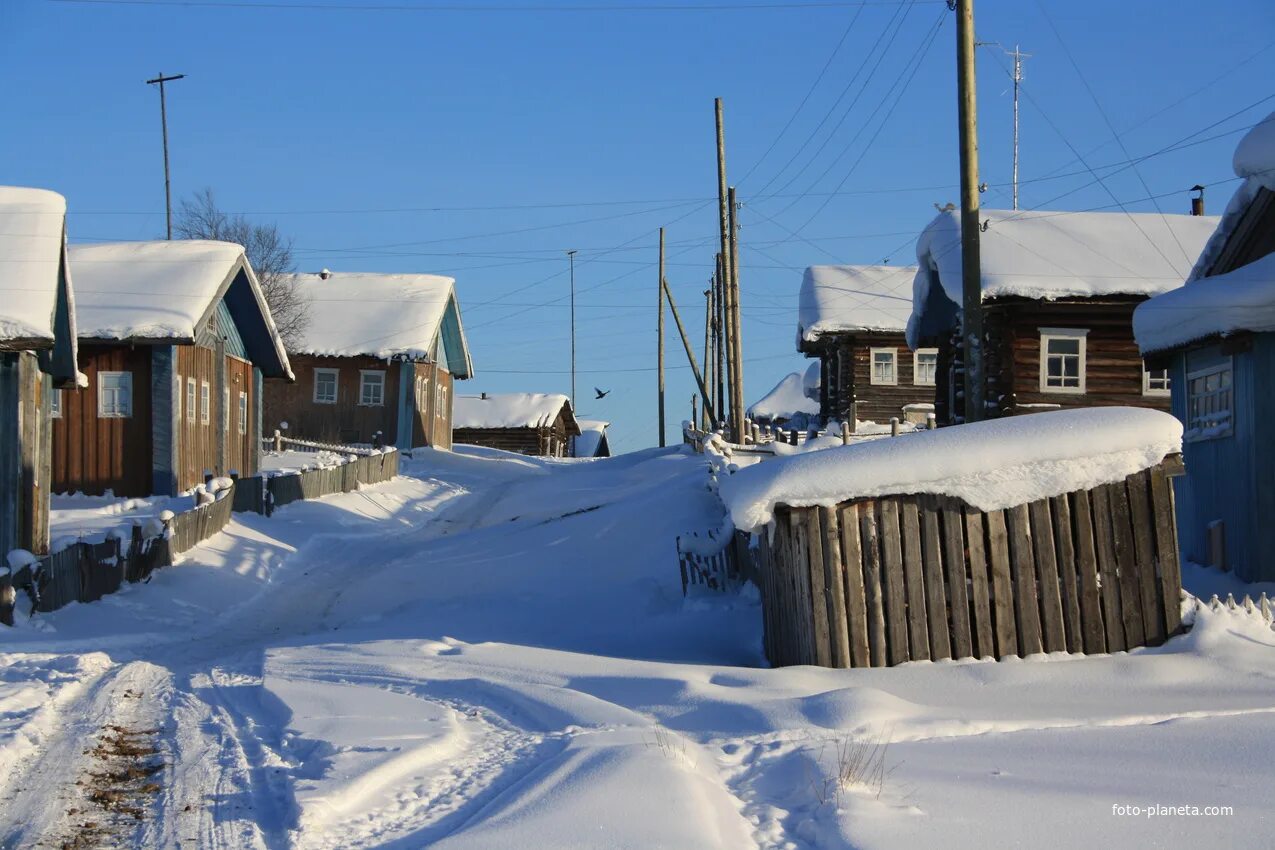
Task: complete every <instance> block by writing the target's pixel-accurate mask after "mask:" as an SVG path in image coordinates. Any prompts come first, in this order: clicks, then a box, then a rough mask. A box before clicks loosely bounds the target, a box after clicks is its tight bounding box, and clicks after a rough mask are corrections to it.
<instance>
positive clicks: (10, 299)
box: [0, 186, 66, 341]
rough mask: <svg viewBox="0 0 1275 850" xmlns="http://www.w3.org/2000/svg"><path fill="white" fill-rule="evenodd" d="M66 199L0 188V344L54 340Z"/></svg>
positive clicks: (45, 191)
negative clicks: (2, 263) (0, 270)
mask: <svg viewBox="0 0 1275 850" xmlns="http://www.w3.org/2000/svg"><path fill="white" fill-rule="evenodd" d="M65 223H66V198H63V197H62V196H61V195H59V194H58V193H57V192H50V191H47V190H45V189H26V188H21V187H17V186H0V258H3V260H4V267H3V272H2V273H0V340H5V339H10V340H32V341H34V340H50V341H51V340H52V339H53V335H54V332H53V314H54V310H55V308H56V305H57V295H58V281H59V269H60V267H61V263H62V251H63V248H64V245H65V242H66V238H65V235H64V233H65V227H64V225H65Z"/></svg>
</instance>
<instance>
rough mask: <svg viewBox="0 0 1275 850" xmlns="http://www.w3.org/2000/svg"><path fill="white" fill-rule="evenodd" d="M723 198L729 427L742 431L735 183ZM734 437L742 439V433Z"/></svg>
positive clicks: (742, 352) (741, 342)
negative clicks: (726, 207)
mask: <svg viewBox="0 0 1275 850" xmlns="http://www.w3.org/2000/svg"><path fill="white" fill-rule="evenodd" d="M726 198H727V201H728V204H729V207H730V290H731V291H730V310H731V320H730V323H731V335H730V337H731V338H730V344H731V350H730V357H731V359H732V360H734V361H735V368H734V369H733V370H732V372H731V385H730V417H731V430H732V431H734V432H735V433H736V434H740V435H743V434H744V429H745V428H746V427H747V425H746V424H745V422H744V413H745V410H744V341H743V337H744V335H743V333H742V330H741V329H742V327H743V323H742V322H741V321H740V317H739V223H738V221H737V216H736V212H735V211H736V210H737V209H738V204H737V203H736V202H735V187H734V186H731V187H730V189H728V190H727V192H726ZM737 440H738V441H739V442H743V439H742V436H741V437H739V438H737Z"/></svg>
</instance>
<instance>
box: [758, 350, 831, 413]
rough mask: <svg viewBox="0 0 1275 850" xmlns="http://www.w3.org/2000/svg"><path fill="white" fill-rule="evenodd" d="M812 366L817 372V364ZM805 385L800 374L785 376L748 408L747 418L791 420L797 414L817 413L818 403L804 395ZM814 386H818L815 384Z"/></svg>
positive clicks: (794, 373) (803, 378)
mask: <svg viewBox="0 0 1275 850" xmlns="http://www.w3.org/2000/svg"><path fill="white" fill-rule="evenodd" d="M813 365H814V366H815V367H816V370H817V368H818V366H819V364H818V363H815V364H813ZM817 374H818V372H817V371H816V375H817ZM805 383H806V380H805V377H804V376H803V375H802V373H801V372H793V373H792V374H791V375H787V376H785V377H784V378H783V379H781V380H780V382H779V383H777V384H775V386H774V388H773V389H772V390H771V391H770V392H768V393H766V394H765V395H764V396H762V397H761V398H760V399H758V400H757V401H755V402H753V404H752V406H751V407H749V408H748V418H749V419H792V418H793V417H794V416H796V415H797V414H799V413H804V414H815V413H818V412H819V402H818V401H816V400H814V399H812V398H810V397H809V396H808V395H806V388H805ZM816 386H818V384H817V383H816Z"/></svg>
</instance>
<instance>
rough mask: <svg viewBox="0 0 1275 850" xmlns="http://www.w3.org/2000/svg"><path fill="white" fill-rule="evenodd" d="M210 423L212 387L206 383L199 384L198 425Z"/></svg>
mask: <svg viewBox="0 0 1275 850" xmlns="http://www.w3.org/2000/svg"><path fill="white" fill-rule="evenodd" d="M210 422H212V385H211V384H209V383H208V382H207V381H200V382H199V424H200V425H207V424H209V423H210Z"/></svg>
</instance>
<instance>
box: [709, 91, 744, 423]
mask: <svg viewBox="0 0 1275 850" xmlns="http://www.w3.org/2000/svg"><path fill="white" fill-rule="evenodd" d="M713 113H714V117H715V119H716V124H717V207H718V219H719V224H720V228H721V247H722V272H723V273H722V295H723V296H724V299H723V302H724V303H723V305H722V306H723V313H724V315H725V319H726V335H725V340H726V352H727V356H726V369H727V372H728V373H729V375H728V377H729V382H730V386H731V387H732V393H731V398H730V404H731V412H730V432H731V439H732V440H734V441H736V442H742V441H743V434H742V433H740V431H739V430H738V429H737V428H736V422H735V420H736V418H737V417H736V416H735V410H734V406H735V398H734V392H733V388H734V386H735V363H734V357H733V356H732V355H733V352H734V350H735V343H734V337H735V328H734V327H732V326H731V322H732V319H733V317H734V311H733V310H732V307H731V299H732V297H733V295H734V292H733V289H732V287H731V271H732V269H731V261H730V250H731V249H730V245H731V233H730V210H729V207H728V204H729V199H728V197H727V188H726V131H725V128H724V127H723V124H722V99H721V98H720V97H719V98H716V99H714V100H713Z"/></svg>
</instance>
